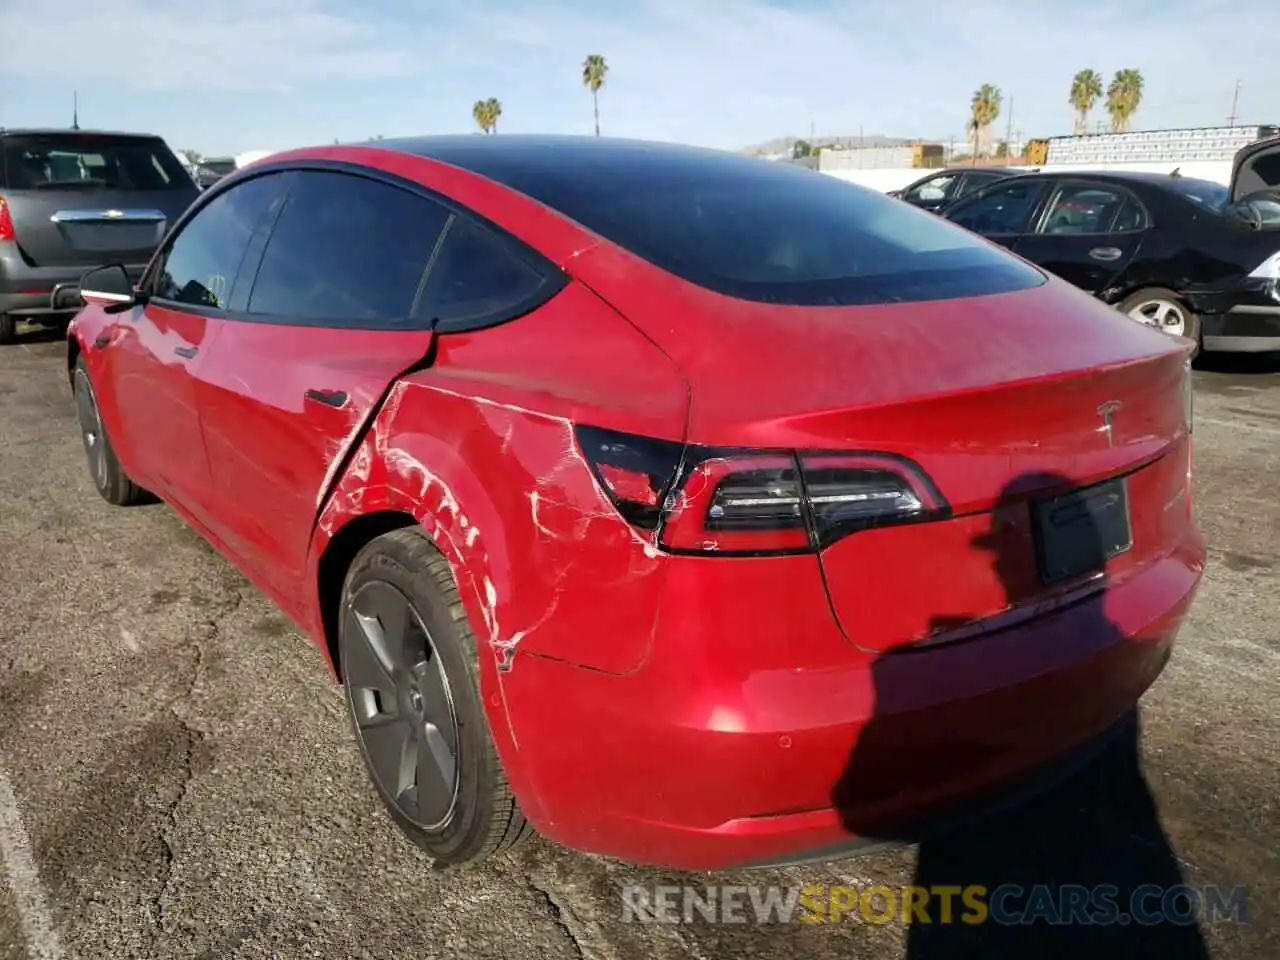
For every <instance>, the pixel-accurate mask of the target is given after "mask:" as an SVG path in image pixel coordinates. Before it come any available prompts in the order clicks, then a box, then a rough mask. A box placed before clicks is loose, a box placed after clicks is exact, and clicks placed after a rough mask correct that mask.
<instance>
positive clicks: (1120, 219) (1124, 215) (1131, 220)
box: [1111, 194, 1150, 233]
mask: <svg viewBox="0 0 1280 960" xmlns="http://www.w3.org/2000/svg"><path fill="white" fill-rule="evenodd" d="M1149 225H1150V224H1149V223H1148V222H1147V211H1146V210H1145V209H1144V208H1143V206H1142V204H1141V203H1139V202H1138V198H1137V197H1135V196H1133V195H1132V194H1129V195H1127V196H1126V197H1125V200H1124V206H1122V207H1121V208H1120V212H1119V213H1118V214H1116V222H1115V223H1113V224H1112V225H1111V232H1112V233H1133V232H1135V231H1137V230H1145V229H1147V227H1148V226H1149Z"/></svg>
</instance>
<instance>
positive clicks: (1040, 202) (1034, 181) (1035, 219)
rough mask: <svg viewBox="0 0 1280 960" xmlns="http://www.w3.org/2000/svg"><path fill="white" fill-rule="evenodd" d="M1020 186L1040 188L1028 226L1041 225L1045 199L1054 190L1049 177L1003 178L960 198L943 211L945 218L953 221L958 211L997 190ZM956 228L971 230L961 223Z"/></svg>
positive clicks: (1021, 233)
mask: <svg viewBox="0 0 1280 960" xmlns="http://www.w3.org/2000/svg"><path fill="white" fill-rule="evenodd" d="M1019 184H1026V185H1027V186H1030V187H1039V188H1040V196H1039V197H1037V198H1036V202H1035V203H1034V204H1033V205H1032V207H1031V214H1030V216H1029V217H1028V218H1027V225H1028V227H1029V226H1030V225H1031V224H1033V223H1039V221H1040V217H1041V216H1042V215H1043V214H1044V209H1045V208H1044V202H1045V197H1046V196H1047V195H1048V193H1047V189H1048V188H1052V186H1053V180H1052V179H1051V178H1049V177H1040V176H1029V177H1016V176H1015V177H1001V178H1000V179H999V180H997V181H995V183H989V184H987V185H986V186H985V187H979V188H978V189H977V190H975V191H973V193H967V194H965V195H964V196H962V197H960V198H959V199H958V200H956V201H955V203H953V204H952V205H951V206H949V207H947V208H946V210H944V211H943V216H944V217H946V219H948V220H950V219H952V217H954V216H955V214H956V213H957V212H958V211H961V210H963V209H964V208H966V207H969V206H972V205H973V204H975V203H978V202H979V201H981V200H983V199H985V198H986V197H988V196H990V195H991V194H992V193H995V192H996V191H997V190H1006V189H1008V188H1010V187H1016V186H1018V185H1019ZM956 226H957V227H962V228H963V229H965V230H968V229H969V228H968V227H963V225H962V224H959V223H957V224H956ZM973 232H974V233H977V231H973ZM978 236H980V237H988V238H989V237H1029V236H1031V232H1028V231H1027V230H1021V231H1018V232H1015V233H980V234H978Z"/></svg>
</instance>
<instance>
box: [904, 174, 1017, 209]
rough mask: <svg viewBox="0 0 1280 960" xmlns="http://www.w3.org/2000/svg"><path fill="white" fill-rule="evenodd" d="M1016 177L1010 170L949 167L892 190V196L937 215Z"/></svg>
mask: <svg viewBox="0 0 1280 960" xmlns="http://www.w3.org/2000/svg"><path fill="white" fill-rule="evenodd" d="M1013 175H1014V171H1011V170H1010V169H1009V168H1008V167H948V168H947V169H946V170H935V171H934V172H933V173H930V174H929V175H928V176H925V177H921V178H920V179H919V180H916V181H915V182H914V183H910V184H908V185H907V186H905V187H903V188H902V189H901V190H890V191H889V196H891V197H897V198H898V199H899V200H905V201H906V202H907V203H909V204H911V205H912V206H914V207H921V208H923V209H925V210H932V211H933V212H935V213H936V212H938V211H939V210H941V209H942V208H943V207H945V206H947V205H948V204H950V203H955V202H956V201H957V200H959V199H960V198H961V197H965V196H968V195H969V194H971V193H973V192H974V191H975V190H979V189H981V188H982V187H985V186H986V185H987V184H989V183H995V182H996V181H997V180H1004V179H1006V178H1007V177H1010V176H1013Z"/></svg>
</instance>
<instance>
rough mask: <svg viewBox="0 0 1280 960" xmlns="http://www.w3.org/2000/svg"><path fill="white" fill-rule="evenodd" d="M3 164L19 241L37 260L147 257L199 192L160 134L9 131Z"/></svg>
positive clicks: (134, 261)
mask: <svg viewBox="0 0 1280 960" xmlns="http://www.w3.org/2000/svg"><path fill="white" fill-rule="evenodd" d="M0 165H2V166H0V185H3V189H4V195H5V199H6V201H7V203H8V207H9V212H10V215H11V216H12V218H13V225H14V232H15V233H16V235H17V238H18V244H19V245H20V246H21V247H22V250H23V252H24V253H25V254H26V256H27V258H28V259H29V260H30V261H31V262H32V263H33V264H34V265H35V266H37V267H59V266H62V267H84V268H85V269H88V268H89V267H93V266H97V265H99V264H101V263H103V262H106V261H115V262H120V263H125V264H128V265H130V266H139V265H142V264H145V263H146V262H147V261H148V260H150V259H151V255H152V253H154V251H155V249H156V247H157V246H158V245H159V244H160V241H161V240H162V239H163V238H164V236H165V234H166V233H167V232H168V229H169V227H170V226H172V225H173V223H175V222H176V221H177V220H178V218H179V217H181V216H182V214H183V213H184V212H185V211H186V209H187V207H188V206H190V204H191V203H192V201H194V200H195V198H196V196H197V195H198V194H199V190H198V189H197V188H196V185H195V183H194V182H193V181H192V179H191V177H190V175H189V174H188V173H187V172H186V170H185V169H184V168H183V166H182V164H181V162H180V161H179V160H178V158H177V157H176V156H174V154H173V152H172V151H171V150H170V149H169V148H168V146H167V145H166V144H165V142H164V141H163V140H161V139H159V138H158V137H141V136H123V135H117V134H97V133H79V132H75V131H68V132H55V133H39V134H9V135H7V136H2V137H0Z"/></svg>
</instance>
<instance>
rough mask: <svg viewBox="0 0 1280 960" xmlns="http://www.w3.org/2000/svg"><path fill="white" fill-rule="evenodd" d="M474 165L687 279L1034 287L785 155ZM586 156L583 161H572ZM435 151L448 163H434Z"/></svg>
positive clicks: (820, 290) (878, 299)
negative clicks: (784, 159)
mask: <svg viewBox="0 0 1280 960" xmlns="http://www.w3.org/2000/svg"><path fill="white" fill-rule="evenodd" d="M530 153H531V155H532V158H531V159H530V160H528V161H525V162H515V163H513V162H511V161H510V159H509V158H507V159H504V161H503V162H501V163H493V164H490V163H487V162H486V160H487V158H484V157H477V158H476V160H474V161H473V163H472V164H471V166H472V169H474V170H476V172H478V173H480V174H482V175H485V176H490V177H492V178H493V179H495V180H498V181H500V182H503V183H506V184H507V185H508V186H510V187H512V188H514V189H516V190H519V191H520V192H522V193H525V194H527V195H529V196H531V197H533V198H535V199H537V200H539V201H541V202H542V203H544V204H546V205H547V206H549V207H551V208H553V209H555V210H558V211H560V212H561V213H563V214H565V215H566V216H568V217H570V218H571V219H573V220H576V221H577V222H578V223H580V224H582V225H583V226H585V227H587V228H588V229H590V230H592V231H594V232H595V233H598V234H600V235H601V236H603V237H605V238H606V239H608V240H611V241H613V242H614V243H617V244H618V245H619V246H621V247H624V248H626V249H627V250H630V251H631V252H633V253H635V254H637V255H638V256H640V257H643V258H644V259H646V260H648V261H650V262H651V263H654V264H655V265H657V266H659V267H661V268H663V269H664V270H667V271H669V272H671V273H674V274H676V275H677V276H680V277H682V278H684V279H686V280H688V281H691V282H693V283H695V284H698V285H699V286H702V287H705V288H707V289H710V290H714V291H716V292H719V293H723V294H727V295H729V296H733V297H738V298H741V299H745V300H753V301H758V302H765V303H778V304H791V305H805V306H822V305H833V306H834V305H846V304H873V303H898V302H909V301H921V300H940V299H949V298H954V297H970V296H981V295H985V294H993V293H1003V292H1009V291H1013V290H1022V289H1026V288H1029V287H1034V286H1038V285H1040V284H1042V283H1044V282H1045V277H1044V276H1043V275H1042V274H1041V273H1039V272H1038V271H1036V270H1034V269H1033V268H1031V267H1030V266H1028V265H1026V264H1024V263H1023V262H1022V261H1020V260H1017V259H1016V258H1014V257H1012V256H1010V255H1008V254H1006V253H1004V252H1003V251H1001V250H998V249H997V248H995V247H993V246H992V245H990V244H989V243H987V242H986V241H984V240H982V239H980V238H978V237H976V236H974V235H973V234H971V233H969V232H968V231H966V230H963V229H961V228H959V227H956V226H954V225H952V224H949V223H947V222H946V221H944V220H942V219H940V218H938V217H937V216H935V215H934V214H932V213H927V212H925V211H922V210H918V209H916V208H913V207H912V206H910V205H909V204H904V203H902V202H901V201H898V200H895V199H892V198H890V197H887V196H885V195H883V194H881V193H878V192H875V191H871V190H867V189H864V188H861V187H856V186H854V185H852V184H849V183H845V182H843V181H841V180H838V179H836V178H835V177H832V176H829V175H827V174H823V173H817V172H814V171H810V170H805V169H802V168H799V167H796V166H793V165H791V164H783V163H771V162H769V161H766V160H760V159H755V158H750V157H741V156H737V155H734V154H728V153H723V154H722V153H719V152H716V151H704V150H694V149H687V150H686V149H682V148H669V149H668V148H662V149H659V150H657V151H652V152H649V151H646V149H645V146H644V145H637V146H636V147H635V148H633V149H617V150H615V151H613V152H611V153H610V155H608V157H607V159H608V161H609V162H608V163H605V162H602V160H603V159H605V158H592V157H591V156H590V151H578V150H568V151H565V152H564V153H563V154H559V153H558V152H556V151H549V152H547V153H542V152H540V151H531V152H530ZM583 158H585V159H583ZM446 159H447V158H446Z"/></svg>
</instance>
